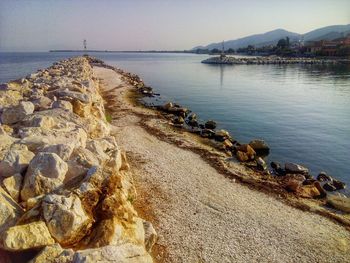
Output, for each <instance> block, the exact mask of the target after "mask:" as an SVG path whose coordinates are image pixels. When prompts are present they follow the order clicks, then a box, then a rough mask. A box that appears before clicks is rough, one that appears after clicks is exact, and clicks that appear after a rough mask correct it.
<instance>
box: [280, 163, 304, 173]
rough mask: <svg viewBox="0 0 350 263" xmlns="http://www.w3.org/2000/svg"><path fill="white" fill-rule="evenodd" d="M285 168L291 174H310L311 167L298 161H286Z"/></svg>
mask: <svg viewBox="0 0 350 263" xmlns="http://www.w3.org/2000/svg"><path fill="white" fill-rule="evenodd" d="M285 170H286V172H287V173H291V174H293V173H294V174H308V173H309V169H308V168H306V167H304V166H302V165H300V164H296V163H286V164H285Z"/></svg>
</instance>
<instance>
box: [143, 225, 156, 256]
mask: <svg viewBox="0 0 350 263" xmlns="http://www.w3.org/2000/svg"><path fill="white" fill-rule="evenodd" d="M143 228H144V230H145V247H146V250H147V251H148V252H150V251H151V250H152V247H153V245H154V244H155V243H156V242H157V238H158V236H157V232H156V230H155V229H154V227H153V225H152V224H151V223H150V222H148V221H143Z"/></svg>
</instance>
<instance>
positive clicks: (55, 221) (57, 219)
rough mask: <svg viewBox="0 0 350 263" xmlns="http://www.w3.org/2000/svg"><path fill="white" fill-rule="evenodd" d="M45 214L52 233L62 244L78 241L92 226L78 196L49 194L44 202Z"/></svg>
mask: <svg viewBox="0 0 350 263" xmlns="http://www.w3.org/2000/svg"><path fill="white" fill-rule="evenodd" d="M42 209H43V215H44V218H45V221H46V224H47V226H48V228H49V230H50V233H51V235H52V236H53V237H54V238H55V239H56V240H57V241H58V242H59V243H61V244H73V243H76V242H78V241H79V240H80V239H81V238H83V237H84V235H85V234H86V231H87V229H88V228H89V227H90V226H91V222H92V221H91V219H90V218H89V217H88V215H87V214H86V212H85V210H84V208H83V206H82V204H81V201H80V199H79V197H78V196H76V195H74V194H71V195H70V196H68V197H66V196H63V195H56V194H52V195H47V196H45V198H44V199H43V203H42Z"/></svg>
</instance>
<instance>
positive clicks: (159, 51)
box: [49, 49, 196, 54]
mask: <svg viewBox="0 0 350 263" xmlns="http://www.w3.org/2000/svg"><path fill="white" fill-rule="evenodd" d="M49 52H82V53H84V52H85V53H86V52H96V53H190V54H196V53H195V52H193V51H186V50H182V51H180V50H173V51H169V50H64V49H63V50H49Z"/></svg>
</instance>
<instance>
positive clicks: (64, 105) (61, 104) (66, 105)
mask: <svg viewBox="0 0 350 263" xmlns="http://www.w3.org/2000/svg"><path fill="white" fill-rule="evenodd" d="M52 108H61V109H65V110H67V111H73V105H72V103H70V102H69V101H66V100H57V101H54V102H53V103H52Z"/></svg>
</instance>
